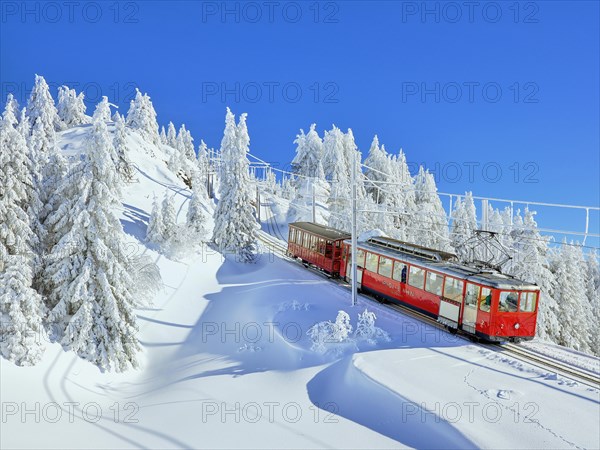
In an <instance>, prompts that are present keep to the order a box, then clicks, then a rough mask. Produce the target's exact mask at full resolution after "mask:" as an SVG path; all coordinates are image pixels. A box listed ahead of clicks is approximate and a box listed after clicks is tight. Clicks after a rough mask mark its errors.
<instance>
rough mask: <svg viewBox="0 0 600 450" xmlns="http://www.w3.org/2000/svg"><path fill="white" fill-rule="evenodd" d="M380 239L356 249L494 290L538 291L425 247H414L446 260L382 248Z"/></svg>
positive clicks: (535, 288) (362, 244)
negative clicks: (444, 257)
mask: <svg viewBox="0 0 600 450" xmlns="http://www.w3.org/2000/svg"><path fill="white" fill-rule="evenodd" d="M381 239H383V238H373V239H369V240H368V241H366V242H358V247H359V248H362V249H365V250H370V251H372V252H374V253H379V254H381V255H384V256H388V257H390V258H395V259H400V260H402V261H405V262H407V263H409V264H411V263H412V264H416V265H419V266H421V267H425V268H428V269H431V270H435V271H436V272H439V273H443V274H444V275H450V276H453V277H456V278H461V279H466V280H468V281H473V282H475V283H479V284H483V285H486V286H491V287H493V288H496V289H507V290H533V291H537V290H539V287H538V286H537V285H536V284H534V283H530V282H526V281H522V280H519V279H517V278H514V277H512V276H510V275H505V274H502V273H500V272H498V271H495V270H488V269H478V268H475V267H470V266H466V265H464V264H460V263H458V262H455V261H452V260H451V259H453V258H450V257H449V255H452V257H454V255H453V254H452V253H448V252H438V251H437V250H433V249H428V248H427V247H422V246H414V247H415V248H416V249H417V250H420V251H426V250H428V251H430V252H433V253H435V252H437V253H442V254H444V256H446V257H448V258H447V259H443V258H440V259H434V260H432V259H431V258H428V257H426V256H420V255H419V254H418V253H412V254H411V253H407V252H406V251H402V250H398V249H395V248H392V247H385V246H382V245H381V241H380V240H381ZM388 239H389V238H385V240H388ZM378 241H380V242H378ZM393 241H395V240H393ZM397 242H402V241H397ZM403 244H405V245H410V246H413V244H408V243H405V242H403Z"/></svg>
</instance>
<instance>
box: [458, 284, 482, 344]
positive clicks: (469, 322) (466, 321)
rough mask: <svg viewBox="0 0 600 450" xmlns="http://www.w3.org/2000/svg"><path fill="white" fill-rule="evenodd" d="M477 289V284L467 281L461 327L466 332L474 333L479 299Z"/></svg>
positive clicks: (478, 288) (478, 289)
mask: <svg viewBox="0 0 600 450" xmlns="http://www.w3.org/2000/svg"><path fill="white" fill-rule="evenodd" d="M479 291H480V287H479V286H477V285H476V284H473V283H467V290H466V293H465V309H464V312H463V320H462V329H463V330H465V331H466V332H468V333H473V334H475V324H476V323H477V299H479Z"/></svg>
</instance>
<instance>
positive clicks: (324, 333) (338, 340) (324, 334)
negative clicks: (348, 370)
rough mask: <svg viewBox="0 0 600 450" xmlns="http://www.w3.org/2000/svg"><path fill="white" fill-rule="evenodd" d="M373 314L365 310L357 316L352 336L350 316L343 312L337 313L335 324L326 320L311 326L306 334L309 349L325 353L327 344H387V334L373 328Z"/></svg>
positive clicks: (374, 317)
mask: <svg viewBox="0 0 600 450" xmlns="http://www.w3.org/2000/svg"><path fill="white" fill-rule="evenodd" d="M376 318H377V317H376V316H375V313H373V312H370V311H368V310H367V309H365V310H364V311H363V312H362V313H359V314H358V323H357V325H356V331H355V332H354V334H352V329H353V328H352V324H351V323H350V316H349V315H348V313H346V312H345V311H338V315H337V317H336V319H335V322H331V321H329V320H326V321H324V322H319V323H316V324H315V325H313V326H312V327H311V328H310V329H309V330H308V332H307V334H308V336H309V337H310V339H311V341H312V345H311V347H310V349H311V350H312V351H314V352H317V353H325V352H326V351H327V350H329V348H328V345H327V344H334V346H333V348H335V344H344V343H356V342H361V341H365V342H367V343H368V344H376V343H378V342H389V341H390V336H389V334H388V333H387V332H385V331H384V330H382V329H381V328H379V327H376V326H375V319H376Z"/></svg>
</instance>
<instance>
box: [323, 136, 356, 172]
mask: <svg viewBox="0 0 600 450" xmlns="http://www.w3.org/2000/svg"><path fill="white" fill-rule="evenodd" d="M323 171H324V172H325V177H326V178H327V179H328V180H329V179H331V180H334V178H333V177H334V172H339V173H341V174H343V175H344V178H346V177H347V175H348V174H349V173H350V168H349V166H348V165H347V164H346V158H345V156H344V133H342V131H341V130H340V129H339V128H338V127H336V126H335V125H333V127H332V129H331V130H329V131H325V134H324V137H323ZM334 181H337V180H334Z"/></svg>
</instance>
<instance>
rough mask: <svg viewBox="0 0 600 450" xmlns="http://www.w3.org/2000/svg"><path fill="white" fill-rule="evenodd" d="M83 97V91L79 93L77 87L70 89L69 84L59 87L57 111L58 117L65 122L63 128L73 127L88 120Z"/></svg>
mask: <svg viewBox="0 0 600 450" xmlns="http://www.w3.org/2000/svg"><path fill="white" fill-rule="evenodd" d="M83 99H84V94H83V92H80V93H79V95H77V92H75V89H69V87H68V86H61V87H59V88H58V106H57V111H58V117H59V118H60V120H61V121H62V123H63V128H71V127H75V126H78V125H82V124H84V123H87V122H88V117H87V116H86V115H85V111H86V106H85V103H84V101H83Z"/></svg>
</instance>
